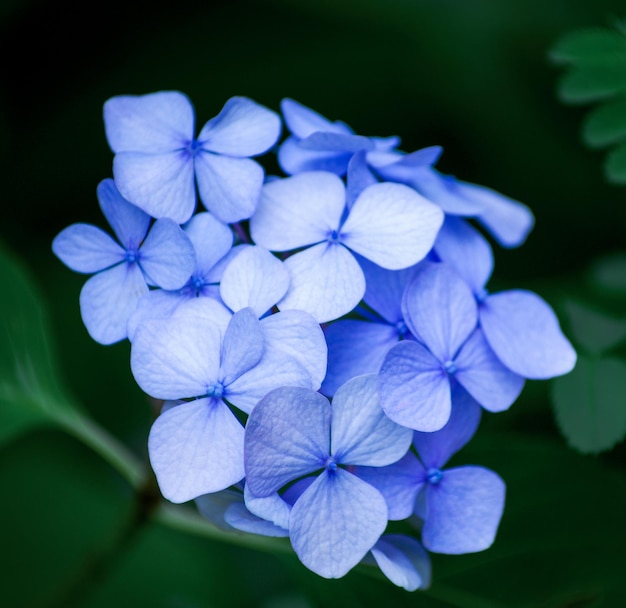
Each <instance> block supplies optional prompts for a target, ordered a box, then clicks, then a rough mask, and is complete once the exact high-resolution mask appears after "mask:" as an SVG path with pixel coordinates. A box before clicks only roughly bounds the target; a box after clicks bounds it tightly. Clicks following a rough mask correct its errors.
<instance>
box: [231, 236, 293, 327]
mask: <svg viewBox="0 0 626 608" xmlns="http://www.w3.org/2000/svg"><path fill="white" fill-rule="evenodd" d="M289 280H290V279H289V271H288V270H287V269H286V268H285V267H284V265H283V263H282V262H281V261H280V260H279V259H278V258H276V257H274V256H273V255H272V254H271V253H270V252H269V251H268V250H267V249H265V248H264V247H258V246H257V247H248V248H246V250H245V251H242V252H241V253H240V254H239V255H238V256H237V257H236V258H235V259H234V260H233V261H232V262H231V263H230V264H229V265H228V266H227V268H226V269H225V270H224V274H223V275H222V281H221V284H220V295H221V296H222V300H223V301H224V303H225V304H226V306H228V307H229V308H230V309H231V310H233V311H237V310H240V309H242V308H245V307H247V306H250V307H251V308H252V309H254V311H255V313H256V315H257V317H261V316H262V315H263V314H265V313H266V312H267V311H268V310H269V309H270V308H271V307H272V306H274V305H275V304H276V303H277V302H278V301H279V300H280V299H281V298H282V297H283V296H284V295H285V293H287V289H288V288H289Z"/></svg>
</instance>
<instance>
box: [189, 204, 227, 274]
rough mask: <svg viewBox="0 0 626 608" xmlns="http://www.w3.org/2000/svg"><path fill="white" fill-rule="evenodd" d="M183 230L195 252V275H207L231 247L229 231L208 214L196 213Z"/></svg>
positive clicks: (224, 225)
mask: <svg viewBox="0 0 626 608" xmlns="http://www.w3.org/2000/svg"><path fill="white" fill-rule="evenodd" d="M184 230H185V234H186V235H187V236H188V237H189V240H190V241H191V243H192V244H193V248H194V250H195V252H196V269H195V273H194V274H197V275H201V276H206V275H208V273H209V272H210V271H211V270H212V268H213V267H214V266H215V264H217V263H218V262H219V261H220V260H221V259H222V258H223V257H224V256H225V255H226V254H227V253H228V252H229V251H230V249H231V247H232V246H233V233H232V231H231V229H230V228H229V227H228V226H227V225H226V224H224V223H223V222H220V221H219V220H218V219H217V218H216V217H215V216H213V215H211V214H210V213H208V212H202V213H196V214H195V215H194V216H193V217H192V218H191V219H190V220H189V222H187V224H185V226H184Z"/></svg>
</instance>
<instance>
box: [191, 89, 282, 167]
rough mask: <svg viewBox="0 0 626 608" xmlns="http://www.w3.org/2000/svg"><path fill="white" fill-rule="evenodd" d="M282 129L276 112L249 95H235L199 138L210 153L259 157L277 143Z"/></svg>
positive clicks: (206, 126)
mask: <svg viewBox="0 0 626 608" xmlns="http://www.w3.org/2000/svg"><path fill="white" fill-rule="evenodd" d="M280 130H281V123H280V118H279V116H278V114H276V112H272V111H271V110H268V109H267V108H266V107H264V106H262V105H259V104H258V103H256V102H254V101H252V99H248V98H247V97H231V98H230V99H229V100H228V101H227V102H226V104H225V105H224V107H223V108H222V111H221V112H220V113H219V114H218V115H217V116H216V117H215V118H212V119H211V120H209V122H207V123H206V125H204V127H203V128H202V131H201V132H200V135H199V136H198V141H199V143H200V145H201V146H202V148H203V149H204V150H208V151H209V152H217V153H218V154H227V155H229V156H239V157H243V156H256V155H257V154H262V153H263V152H265V151H267V150H269V149H270V148H271V147H272V146H273V145H274V144H275V143H276V141H277V140H278V137H279V136H280Z"/></svg>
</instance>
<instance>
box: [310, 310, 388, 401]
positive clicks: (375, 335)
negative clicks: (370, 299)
mask: <svg viewBox="0 0 626 608" xmlns="http://www.w3.org/2000/svg"><path fill="white" fill-rule="evenodd" d="M324 334H325V336H326V342H327V344H328V372H327V373H326V378H325V379H324V382H323V384H322V389H321V390H322V392H323V393H324V394H325V395H329V396H332V395H334V394H335V391H336V390H337V389H338V388H339V387H340V386H341V385H342V384H343V383H344V382H347V381H348V380H350V379H351V378H354V377H355V376H361V375H363V374H377V373H378V370H379V369H380V366H381V365H382V363H383V360H384V359H385V355H386V354H387V353H388V352H389V349H390V348H391V347H392V346H393V345H394V344H396V343H397V342H398V339H399V336H398V331H397V329H396V328H395V327H393V326H391V325H387V324H383V323H372V322H370V321H357V320H354V319H345V320H340V321H337V322H335V323H331V324H330V325H328V326H327V327H326V329H325V330H324Z"/></svg>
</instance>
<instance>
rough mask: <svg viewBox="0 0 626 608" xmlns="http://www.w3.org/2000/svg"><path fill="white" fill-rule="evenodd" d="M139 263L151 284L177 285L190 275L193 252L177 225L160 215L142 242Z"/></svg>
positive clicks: (175, 287) (188, 241)
mask: <svg viewBox="0 0 626 608" xmlns="http://www.w3.org/2000/svg"><path fill="white" fill-rule="evenodd" d="M139 264H140V266H141V269H142V270H143V271H144V272H145V273H146V276H147V277H148V278H149V279H150V282H151V283H153V284H154V285H157V286H159V287H162V288H163V289H170V290H171V289H178V288H180V287H182V286H183V285H184V284H185V283H186V282H187V279H189V277H190V276H191V273H192V272H193V269H194V266H195V265H196V254H195V252H194V249H193V245H192V244H191V241H190V240H189V239H188V238H187V236H186V235H185V233H184V232H183V231H182V230H181V228H180V226H179V225H178V224H176V223H175V222H173V221H172V220H169V219H162V220H157V221H156V222H155V223H154V225H153V226H152V228H151V229H150V232H149V233H148V236H147V237H146V240H145V241H144V243H143V245H142V246H141V249H140V250H139Z"/></svg>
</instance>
